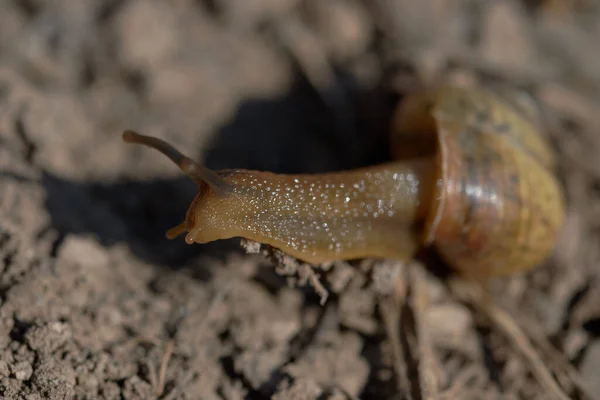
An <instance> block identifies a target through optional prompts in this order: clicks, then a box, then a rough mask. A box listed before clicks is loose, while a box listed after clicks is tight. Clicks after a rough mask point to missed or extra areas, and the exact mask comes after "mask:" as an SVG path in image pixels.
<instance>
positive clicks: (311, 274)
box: [298, 264, 329, 306]
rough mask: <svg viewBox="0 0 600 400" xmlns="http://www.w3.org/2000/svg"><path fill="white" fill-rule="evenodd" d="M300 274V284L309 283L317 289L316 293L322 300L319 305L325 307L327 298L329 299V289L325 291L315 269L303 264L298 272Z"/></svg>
mask: <svg viewBox="0 0 600 400" xmlns="http://www.w3.org/2000/svg"><path fill="white" fill-rule="evenodd" d="M298 273H299V275H300V284H301V285H305V284H306V283H307V282H309V283H310V286H312V288H313V289H315V292H317V294H318V295H319V297H320V298H321V300H320V301H319V304H321V305H322V306H323V305H325V303H326V302H327V298H328V297H329V292H328V291H327V289H325V286H323V284H322V283H321V281H320V280H319V277H318V276H317V274H316V273H315V271H314V270H313V268H312V267H311V266H310V265H308V264H302V265H301V266H300V269H299V270H298Z"/></svg>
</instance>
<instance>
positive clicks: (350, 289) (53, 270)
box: [0, 0, 600, 400]
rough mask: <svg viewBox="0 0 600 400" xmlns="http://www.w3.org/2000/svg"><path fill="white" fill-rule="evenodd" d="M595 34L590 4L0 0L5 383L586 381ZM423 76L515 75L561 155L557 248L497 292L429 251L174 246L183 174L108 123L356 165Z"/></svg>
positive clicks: (13, 394) (197, 395)
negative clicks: (318, 255) (484, 295)
mask: <svg viewBox="0 0 600 400" xmlns="http://www.w3.org/2000/svg"><path fill="white" fill-rule="evenodd" d="M599 41H600V6H599V5H598V4H597V3H596V2H594V1H592V0H589V1H588V0H572V1H567V0H564V1H563V0H555V1H549V0H548V1H542V0H539V1H535V0H528V1H516V0H515V1H485V0H455V1H450V0H447V1H443V0H426V1H420V2H416V1H413V0H395V1H393V0H373V1H360V0H328V1H326V2H325V1H320V0H303V1H301V0H280V1H274V0H248V1H231V0H204V1H192V0H96V1H72V0H56V1H43V0H3V1H1V2H0V185H1V186H0V260H1V263H0V396H1V398H3V399H27V400H34V399H71V398H73V399H152V398H157V399H209V400H210V399H228V400H234V399H268V398H272V399H277V400H281V399H336V400H338V399H339V400H341V399H356V398H361V399H409V398H410V399H419V398H423V399H425V398H427V399H433V398H435V399H454V398H456V399H477V398H485V399H491V398H498V399H500V398H502V399H504V398H506V399H520V398H522V399H536V398H537V399H549V398H577V399H588V398H594V396H596V397H595V398H600V379H599V378H600V265H599V262H600V162H598V157H599V155H600V133H599V132H600V113H599V112H598V110H600V52H599V51H598V43H599ZM440 82H455V83H460V84H465V85H486V84H490V85H494V84H495V85H497V84H504V85H508V86H510V87H514V88H518V89H520V90H522V91H524V92H525V93H529V94H530V95H531V96H532V97H533V98H534V99H535V100H536V102H537V104H538V105H539V108H540V112H541V115H542V117H543V121H544V127H545V129H544V132H543V133H544V134H545V135H547V136H548V137H549V139H550V141H551V143H552V146H553V147H554V149H555V150H556V152H557V154H558V161H559V165H558V172H557V176H558V178H557V179H559V180H560V182H561V183H562V184H563V185H564V187H565V193H566V199H567V203H568V211H567V219H566V224H565V227H564V230H563V233H562V236H561V239H560V241H559V244H558V246H557V248H556V251H555V252H554V253H553V254H552V256H551V257H550V258H549V259H548V261H547V262H545V263H544V264H543V265H541V266H540V268H538V269H536V270H534V271H532V272H531V273H528V274H524V275H519V276H515V277H514V278H510V279H503V280H498V281H494V282H492V285H491V290H492V294H493V299H494V301H493V304H495V306H493V307H492V306H491V308H490V307H483V308H478V307H477V306H472V305H471V303H469V301H468V299H467V300H464V299H460V298H457V296H456V293H457V292H458V293H462V292H461V291H460V290H458V291H457V290H456V285H454V284H451V282H454V281H452V280H448V281H446V280H444V279H440V278H439V276H437V275H433V274H431V273H429V272H427V271H429V269H426V268H424V267H427V264H428V263H427V257H425V258H423V259H422V260H416V261H415V262H414V263H413V264H410V265H409V266H405V265H398V264H397V263H390V262H383V261H377V260H362V261H357V262H356V263H336V264H334V265H333V266H330V267H329V268H321V269H318V270H312V269H308V268H307V267H306V266H302V265H296V264H294V262H293V260H292V261H291V262H290V260H286V261H285V262H284V264H285V266H283V267H282V266H281V265H279V266H276V265H275V263H274V262H273V260H272V258H269V257H265V256H264V255H263V254H251V253H250V254H248V253H247V252H246V251H244V249H243V248H242V247H240V246H239V240H227V241H220V242H215V243H211V244H208V245H204V246H201V245H191V246H190V245H187V244H185V242H184V241H183V238H178V239H177V240H174V241H169V240H167V239H166V238H165V237H164V232H165V230H166V229H168V228H170V227H172V226H174V225H176V224H178V223H179V222H180V221H181V220H182V219H183V217H184V214H185V211H186V209H187V207H188V205H189V203H190V201H191V200H192V198H193V196H194V194H195V189H196V188H195V185H194V184H193V182H191V181H190V180H188V179H187V178H186V177H185V176H183V174H182V173H181V172H180V171H179V170H178V169H177V168H176V167H175V166H174V165H172V164H171V163H170V162H169V161H168V160H167V159H166V158H165V157H162V156H160V155H159V154H158V153H156V152H154V151H151V150H149V149H147V148H142V147H140V146H130V145H126V144H124V143H123V142H122V140H121V132H122V131H123V130H124V129H135V130H138V131H140V132H142V133H145V134H150V135H156V136H159V137H161V138H164V139H166V140H168V141H169V142H171V143H173V144H174V145H176V147H178V148H180V149H184V150H185V152H186V154H188V155H189V156H191V157H193V158H195V159H197V160H201V161H203V162H204V163H206V164H207V165H208V166H209V167H212V168H216V169H219V168H229V167H235V168H251V169H260V170H269V171H275V172H285V173H295V172H319V171H331V170H338V169H346V168H353V167H357V166H362V165H370V164H374V163H377V162H381V161H382V160H385V159H386V158H387V157H388V153H387V148H386V145H385V143H386V142H385V139H386V133H387V129H388V127H389V120H390V113H391V111H392V110H393V107H394V105H395V104H397V101H398V99H400V98H401V96H402V95H404V94H406V93H408V92H410V91H413V90H418V89H419V88H422V87H426V86H429V85H433V84H436V83H440ZM251 245H252V244H251V243H250V244H249V246H250V247H252V246H251ZM408 267H410V268H408ZM394 277H396V278H398V277H400V278H402V279H399V280H398V282H404V281H406V282H410V283H407V285H408V286H407V288H410V293H411V294H406V293H405V294H406V295H405V296H404V300H406V301H405V302H403V303H402V304H401V305H398V302H397V301H398V299H400V300H401V299H402V296H400V297H399V296H396V297H394V296H391V295H389V293H391V292H393V293H398V290H397V289H398V288H390V282H392V281H394V280H393V279H392V278H394ZM307 280H308V281H312V283H313V285H310V284H306V282H304V281H307ZM315 280H318V281H319V282H320V283H321V285H322V287H320V286H319V285H318V284H315ZM449 282H450V283H449ZM458 287H459V289H460V282H458ZM453 288H454V289H453ZM405 289H406V288H405ZM323 290H326V291H327V293H328V297H327V299H326V302H325V303H324V304H323V305H322V304H321V297H320V294H322V291H323ZM402 290H404V289H402ZM402 290H400V292H402ZM407 290H408V289H407ZM390 296H391V297H390ZM458 297H460V296H458ZM390 298H393V299H395V300H390ZM422 299H426V300H427V301H426V304H425V303H423V302H422V301H421V300H422ZM424 304H425V305H424ZM494 307H496V308H494ZM490 310H492V311H490ZM493 310H496V311H493ZM498 310H505V313H502V312H501V311H498ZM400 315H402V319H400ZM507 315H509V316H510V319H509V320H510V321H512V322H514V324H513V323H511V322H506V316H507ZM515 327H517V328H515ZM561 395H562V397H561Z"/></svg>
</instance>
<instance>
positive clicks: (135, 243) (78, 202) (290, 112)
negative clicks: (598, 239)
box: [41, 82, 380, 269]
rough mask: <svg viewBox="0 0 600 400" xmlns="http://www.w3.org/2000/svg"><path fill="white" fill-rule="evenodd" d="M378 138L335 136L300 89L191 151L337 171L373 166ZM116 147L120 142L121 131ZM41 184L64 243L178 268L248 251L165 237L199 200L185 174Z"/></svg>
mask: <svg viewBox="0 0 600 400" xmlns="http://www.w3.org/2000/svg"><path fill="white" fill-rule="evenodd" d="M377 121H380V120H379V119H377ZM372 132H373V131H371V133H370V134H367V135H364V136H362V137H361V136H358V135H354V136H350V135H347V134H345V132H341V131H340V130H339V129H336V128H335V124H334V123H333V122H332V118H330V116H329V114H328V111H327V110H326V109H324V107H322V106H321V105H320V104H319V102H318V99H317V96H316V95H315V93H314V92H313V91H312V89H311V88H310V86H309V85H308V84H306V83H302V82H299V83H298V84H296V85H295V86H294V87H293V89H292V90H291V91H290V92H288V93H287V94H286V95H284V96H283V97H281V98H275V99H251V100H247V101H245V102H243V103H242V104H241V105H240V106H239V108H238V111H237V113H236V116H235V118H234V119H233V120H232V121H231V122H229V123H228V124H227V125H224V126H223V127H222V128H221V129H220V130H219V131H218V132H217V133H216V134H215V135H213V137H212V138H211V139H212V140H210V142H209V144H208V145H207V146H206V147H205V148H204V149H198V151H197V152H196V154H194V152H190V151H189V150H185V152H186V153H187V155H189V156H190V157H192V158H195V159H197V160H199V161H201V162H203V163H204V164H206V165H207V166H208V167H209V168H212V169H225V168H246V169H257V170H265V171H272V172H279V173H313V172H323V171H333V170H340V169H346V168H352V167H355V166H357V165H363V164H366V163H369V162H371V160H369V159H368V158H369V157H370V156H372V154H373V152H374V151H376V149H378V147H377V146H376V143H377V139H378V136H376V135H375V134H372ZM165 139H166V140H168V138H165ZM115 140H121V136H120V132H116V133H115ZM365 143H368V144H365ZM353 149H354V153H353V152H352V150H353ZM182 150H183V149H182ZM201 150H202V151H201ZM123 151H127V148H126V147H125V145H124V146H123ZM148 151H152V150H150V149H149V150H148ZM156 157H162V156H161V155H159V154H158V153H157V154H156ZM173 168H176V167H175V166H173ZM41 184H42V186H43V187H44V188H45V190H46V193H47V199H46V208H47V210H48V212H49V214H50V216H51V228H53V229H54V230H56V231H58V233H59V237H60V238H64V237H66V236H67V235H70V234H76V235H92V236H94V237H96V238H97V240H98V241H99V242H100V243H101V244H102V245H103V246H106V247H110V246H113V245H115V244H118V243H126V244H127V245H128V246H129V248H130V249H131V251H132V252H133V253H134V254H135V255H136V256H137V257H139V258H140V259H142V260H144V261H146V262H149V263H152V264H157V265H163V266H167V267H169V268H172V269H177V268H179V267H181V266H183V265H185V264H187V263H189V262H190V260H192V259H194V258H196V257H199V256H200V255H206V254H208V255H211V256H214V257H217V258H223V257H225V256H226V255H227V254H228V253H230V252H232V251H242V250H241V249H240V247H239V245H238V244H239V239H231V240H221V241H216V242H213V243H209V244H206V245H198V244H194V245H188V244H186V243H185V241H184V240H183V237H178V238H177V239H175V240H168V239H167V238H166V237H165V231H166V230H167V229H169V228H171V227H173V226H175V225H177V224H179V223H180V222H181V221H183V219H184V218H185V213H186V211H187V209H188V207H189V205H190V203H191V201H192V199H193V198H194V196H195V194H196V185H195V184H194V182H192V181H191V180H190V179H189V178H187V177H186V176H185V175H184V174H183V173H181V176H180V177H177V178H171V179H166V178H156V179H151V180H119V181H114V182H77V181H71V180H67V179H63V178H60V177H57V176H54V175H52V174H50V173H47V172H46V173H44V174H43V177H42V180H41ZM60 238H59V243H58V244H60V240H61V239H60ZM56 247H59V246H58V245H57V246H56Z"/></svg>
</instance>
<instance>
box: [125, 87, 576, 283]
mask: <svg viewBox="0 0 600 400" xmlns="http://www.w3.org/2000/svg"><path fill="white" fill-rule="evenodd" d="M123 139H124V140H125V141H126V142H130V143H140V144H144V145H147V146H150V147H153V148H155V149H157V150H159V151H161V152H163V153H164V154H165V155H167V156H168V157H169V158H170V159H171V160H173V161H174V162H175V163H176V164H177V165H179V167H180V168H181V169H182V170H183V171H184V172H186V173H187V174H188V175H189V176H190V177H191V178H192V179H193V180H194V181H196V183H197V184H198V194H197V195H196V197H195V199H194V200H193V202H192V204H191V205H190V207H189V209H188V212H187V214H186V218H185V220H184V221H183V222H182V223H181V224H179V225H178V226H176V227H174V228H172V229H170V230H169V231H168V232H167V237H169V238H175V237H176V236H178V235H180V234H183V233H186V237H185V240H186V242H187V243H194V242H196V243H207V242H210V241H214V240H218V239H227V238H232V237H243V238H246V239H251V240H254V241H257V242H260V243H264V244H269V245H271V246H273V247H275V248H278V249H280V250H281V251H283V252H285V253H287V254H289V255H291V256H294V257H296V258H298V259H300V260H302V261H305V262H308V263H313V264H314V263H321V262H327V261H334V260H348V259H357V258H365V257H378V258H392V259H398V260H402V261H408V260H409V259H411V258H412V257H413V256H414V254H415V253H416V251H417V250H418V249H419V248H420V247H422V246H430V245H433V246H435V247H436V248H437V250H438V252H439V254H440V255H441V257H442V258H443V259H444V260H445V261H446V262H447V263H448V264H449V265H450V266H452V267H453V268H454V269H455V270H457V271H458V272H459V273H461V274H463V275H466V276H470V277H474V278H475V277H476V278H486V277H491V276H502V275H508V274H510V273H514V272H517V271H524V270H528V269H530V268H532V267H534V266H536V265H537V264H539V263H541V262H542V261H543V260H544V259H545V258H546V257H547V256H548V255H549V253H550V252H551V251H552V248H553V247H554V245H555V242H556V239H557V235H558V231H559V230H560V227H561V225H562V222H563V219H564V204H563V203H564V201H563V197H562V192H561V188H560V186H559V184H558V182H557V180H556V178H555V177H554V175H553V173H552V169H553V168H554V158H553V154H552V152H551V151H550V148H549V147H548V145H547V144H546V143H545V142H544V140H543V138H542V137H541V136H540V135H539V133H538V131H537V129H536V126H535V125H534V124H533V123H532V122H530V121H529V120H528V119H527V118H526V117H525V116H524V115H523V114H522V113H520V112H519V110H518V109H517V108H514V107H513V106H512V105H511V104H508V103H506V102H505V101H504V100H502V99H501V98H500V97H496V96H495V95H494V94H493V93H490V92H486V91H483V90H475V89H464V88H457V87H442V88H437V89H432V90H429V91H423V92H419V93H415V94H411V95H408V96H407V97H406V98H405V99H404V100H403V101H402V102H401V104H400V106H399V108H398V110H397V113H396V116H395V120H394V123H393V128H392V131H391V146H392V148H391V149H392V153H393V155H394V161H393V162H388V163H384V164H380V165H376V166H372V167H366V168H359V169H355V170H350V171H339V172H330V173H323V174H303V175H284V174H275V173H271V172H261V171H251V170H240V169H228V170H220V171H211V170H209V169H207V168H205V167H203V166H201V165H199V164H197V163H195V162H194V161H193V160H191V159H189V158H187V157H185V156H183V155H182V154H180V153H179V152H177V151H176V150H175V149H174V148H172V147H171V146H170V145H168V144H167V143H165V142H163V141H162V140H160V139H157V138H152V137H148V136H143V135H139V134H136V133H134V132H131V131H126V132H124V134H123Z"/></svg>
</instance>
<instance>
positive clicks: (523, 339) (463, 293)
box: [450, 282, 570, 400]
mask: <svg viewBox="0 0 600 400" xmlns="http://www.w3.org/2000/svg"><path fill="white" fill-rule="evenodd" d="M453 283H454V285H450V287H451V289H452V292H453V293H454V294H455V295H456V296H457V297H458V298H460V299H462V300H463V301H464V300H466V301H467V302H468V303H469V304H471V305H472V306H474V307H475V308H476V309H477V310H479V311H480V312H481V313H482V314H483V315H485V316H487V317H488V319H489V320H490V321H491V322H492V323H493V324H494V325H495V326H496V327H497V328H499V329H500V331H501V332H502V333H503V334H504V336H505V337H507V338H508V339H509V341H510V342H511V343H512V344H513V346H514V347H515V348H516V349H517V351H518V352H519V353H520V354H521V356H522V357H524V358H525V359H526V360H527V362H528V363H529V366H530V367H531V371H532V373H533V374H534V376H535V377H536V378H537V380H538V383H539V384H540V385H541V386H542V387H543V388H544V390H546V392H547V393H548V394H551V395H552V396H554V397H555V398H557V399H560V400H569V399H570V397H569V396H568V395H567V394H566V393H565V392H564V390H563V389H562V388H561V387H560V386H559V385H558V383H557V381H556V379H554V377H553V376H552V373H551V372H550V370H549V369H548V368H547V367H546V365H545V364H544V361H543V360H542V359H541V357H540V355H539V354H538V353H537V352H536V351H535V348H534V347H533V345H532V344H531V343H530V341H529V340H528V338H527V336H526V335H525V333H524V332H523V331H522V330H521V329H520V328H519V326H518V324H517V323H516V322H515V320H514V319H513V318H512V317H511V316H510V315H508V314H507V313H506V312H504V311H503V310H502V309H500V308H499V307H497V306H495V305H493V304H492V303H491V302H489V301H487V300H486V299H485V297H484V295H483V293H482V292H481V291H480V290H478V289H479V288H477V287H475V286H474V285H473V284H469V283H467V282H465V283H466V284H460V283H458V282H453Z"/></svg>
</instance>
